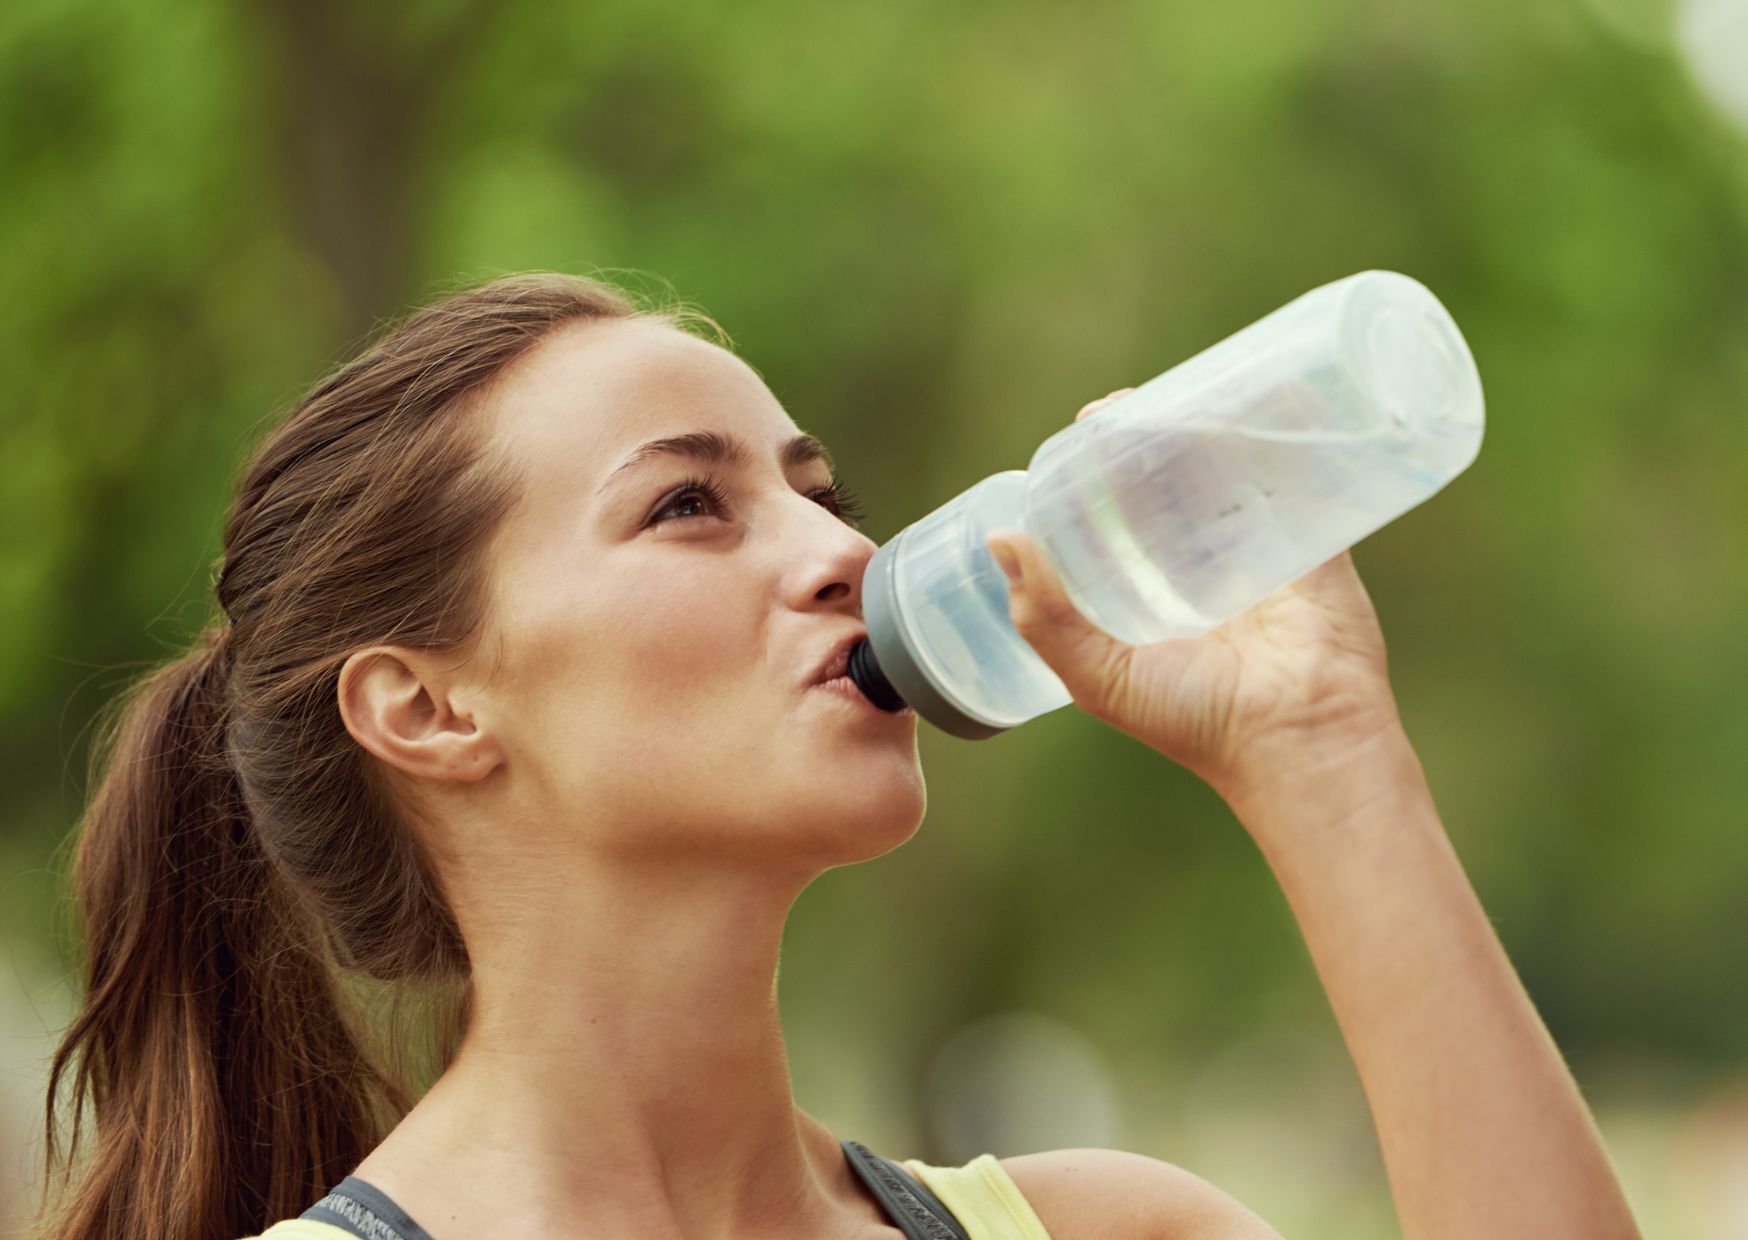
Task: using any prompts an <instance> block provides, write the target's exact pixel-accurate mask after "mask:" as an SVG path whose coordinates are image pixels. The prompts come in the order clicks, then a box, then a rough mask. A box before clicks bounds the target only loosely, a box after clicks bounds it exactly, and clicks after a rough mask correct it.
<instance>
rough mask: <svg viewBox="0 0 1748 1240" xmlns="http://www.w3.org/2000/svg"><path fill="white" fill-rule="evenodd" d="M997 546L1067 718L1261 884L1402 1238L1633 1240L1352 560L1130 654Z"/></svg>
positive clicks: (1006, 537) (1030, 559) (1021, 548)
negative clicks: (1104, 743) (1364, 1119)
mask: <svg viewBox="0 0 1748 1240" xmlns="http://www.w3.org/2000/svg"><path fill="white" fill-rule="evenodd" d="M1109 399H1110V398H1107V401H1108V400H1109ZM1105 403H1106V401H1100V402H1095V403H1094V404H1092V405H1089V406H1087V407H1086V408H1084V409H1082V410H1081V413H1080V416H1081V417H1086V416H1088V415H1089V414H1091V413H1093V412H1095V411H1096V410H1097V409H1098V408H1099V407H1100V406H1101V405H1103V404H1105ZM987 543H988V546H989V548H990V551H991V552H992V553H993V554H994V555H995V557H996V559H997V561H998V563H1000V564H1001V566H1002V568H1003V571H1004V572H1006V573H1007V575H1008V579H1009V583H1010V590H1009V612H1010V615H1011V616H1012V619H1013V622H1014V626H1015V627H1016V628H1017V629H1018V630H1019V632H1020V633H1021V634H1022V635H1023V636H1024V637H1025V638H1026V640H1027V641H1028V642H1029V643H1030V644H1031V645H1032V647H1033V648H1034V649H1035V650H1037V652H1038V654H1039V656H1040V657H1041V658H1043V659H1044V661H1045V662H1046V663H1047V664H1048V665H1049V666H1050V668H1051V669H1052V670H1053V671H1055V672H1056V674H1057V675H1058V676H1060V677H1061V679H1062V682H1063V684H1064V685H1065V686H1067V688H1068V690H1069V692H1070V693H1071V694H1072V695H1073V698H1074V701H1075V703H1076V705H1078V706H1080V707H1081V709H1083V710H1085V711H1086V712H1087V713H1089V714H1091V715H1093V716H1094V717H1095V718H1099V719H1102V720H1104V721H1106V722H1107V723H1110V724H1112V725H1113V726H1115V727H1118V728H1120V729H1122V730H1123V731H1125V732H1127V733H1129V734H1130V735H1132V736H1134V737H1136V738H1137V739H1139V740H1141V741H1143V742H1145V743H1146V744H1148V745H1150V746H1152V747H1153V748H1155V749H1157V750H1159V751H1160V752H1161V753H1163V754H1165V755H1166V756H1167V757H1169V758H1172V759H1173V760H1175V761H1177V762H1179V763H1181V764H1183V765H1184V766H1186V767H1188V768H1189V769H1190V770H1192V771H1194V772H1195V773H1196V774H1198V775H1200V776H1201V777H1202V778H1203V779H1205V780H1207V782H1208V783H1209V784H1211V785H1212V786H1213V787H1214V788H1215V789H1216V790H1217V791H1218V792H1219V793H1220V794H1221V796H1222V797H1223V798H1224V799H1225V800H1226V803H1227V804H1228V805H1229V806H1231V807H1232V809H1233V811H1234V812H1235V813H1236V814H1237V816H1238V818H1239V821H1240V822H1242V823H1243V824H1244V826H1245V828H1246V829H1247V830H1248V831H1249V832H1250V834H1251V836H1252V838H1253V839H1255V841H1256V843H1257V845H1258V847H1259V848H1260V849H1261V851H1262V853H1263V856H1264V857H1265V858H1266V859H1267V860H1268V863H1269V865H1270V866H1271V867H1273V870H1274V873H1275V875H1276V877H1277V878H1278V879H1279V881H1280V883H1281V886H1282V889H1283V890H1284V891H1285V893H1286V896H1287V900H1288V902H1289V903H1290V904H1291V906H1292V909H1293V912H1294V914H1295V916H1296V917H1297V918H1298V922H1299V926H1300V929H1301V931H1302V932H1303V934H1304V936H1305V941H1306V943H1307V944H1308V945H1309V947H1310V951H1311V957H1312V960H1313V962H1314V963H1315V965H1316V968H1317V972H1318V975H1319V977H1320V978H1321V979H1322V982H1323V985H1324V988H1325V990H1326V991H1327V992H1328V995H1329V999H1330V1003H1331V1005H1332V1006H1333V1008H1334V1010H1335V1015H1336V1019H1337V1021H1338V1022H1339V1024H1340V1026H1341V1030H1342V1034H1343V1036H1344V1037H1345V1038H1346V1040H1347V1044H1348V1049H1349V1050H1350V1052H1351V1053H1352V1055H1353V1058H1354V1062H1355V1064H1356V1066H1357V1067H1358V1069H1359V1074H1360V1079H1361V1082H1362V1083H1363V1085H1364V1087H1365V1091H1366V1096H1367V1099H1368V1101H1369V1102H1370V1104H1371V1109H1372V1115H1373V1118H1374V1120H1375V1122H1376V1125H1377V1129H1378V1135H1379V1140H1380V1143H1381V1145H1382V1148H1383V1153H1384V1162H1385V1168H1386V1170H1387V1172H1388V1174H1389V1178H1390V1187H1391V1192H1392V1195H1393V1197H1394V1200H1395V1204H1396V1211H1397V1216H1398V1218H1399V1219H1400V1220H1401V1223H1402V1229H1403V1233H1404V1235H1405V1236H1407V1237H1409V1238H1410V1240H1431V1238H1433V1237H1439V1238H1441V1240H1442V1238H1447V1237H1448V1238H1450V1240H1481V1238H1485V1240H1515V1238H1518V1237H1523V1238H1526V1240H1527V1238H1529V1237H1534V1238H1535V1240H1560V1238H1565V1237H1572V1238H1574V1240H1576V1238H1578V1237H1583V1238H1584V1240H1618V1238H1626V1237H1636V1236H1637V1235H1638V1231H1637V1229H1636V1227H1635V1226H1634V1224H1633V1220H1632V1215H1631V1213H1630V1212H1629V1211H1628V1209H1627V1205H1626V1201H1625V1198H1624V1196H1623V1195H1622V1193H1621V1191H1620V1187H1619V1185H1618V1184H1617V1183H1616V1181H1615V1178H1614V1173H1613V1171H1612V1169H1611V1168H1610V1166H1609V1163H1608V1159H1607V1157H1606V1155H1605V1154H1604V1152H1603V1149H1602V1143H1601V1141H1600V1139H1599V1138H1598V1135H1597V1132H1596V1128H1595V1125H1594V1124H1593V1123H1592V1121H1591V1119H1590V1116H1589V1113H1588V1112H1587V1111H1586V1110H1585V1107H1584V1103H1583V1101H1582V1100H1581V1099H1580V1097H1579V1095H1578V1090H1577V1088H1576V1086H1575V1085H1574V1084H1573V1081H1572V1078H1571V1076H1570V1075H1569V1074H1568V1073H1567V1071H1566V1068H1565V1066H1564V1064H1563V1063H1562V1062H1561V1060H1560V1055H1559V1052H1558V1051H1557V1050H1556V1049H1555V1047H1554V1045H1553V1042H1552V1041H1551V1040H1550V1039H1549V1037H1548V1033H1547V1030H1546V1029H1545V1028H1544V1027H1543V1026H1542V1023H1541V1021H1540V1019H1539V1018H1538V1017H1537V1016H1536V1013H1535V1010H1534V1008H1533V1007H1532V1006H1531V1005H1530V1001H1529V998H1528V997H1527V996H1526V995H1525V993H1524V991H1523V988H1522V986H1521V985H1520V984H1519V982H1518V980H1517V978H1516V976H1515V974H1514V973H1513V972H1512V969H1511V966H1510V964H1509V963H1508V962H1507V960H1506V958H1505V953H1504V952H1503V950H1501V948H1500V945H1499V941H1498V939H1497V938H1496V937H1495V936H1494V934H1493V930H1492V927H1491V926H1490V925H1489V923H1488V921H1487V918H1486V916H1485V914H1483V913H1482V911H1481V908H1480V905H1479V903H1478V902H1477V901H1476V899H1475V893H1474V891H1473V890H1472V889H1471V888H1470V886H1469V883H1468V880H1467V878H1466V877H1465V876H1464V874H1463V870H1462V867H1461V865H1460V864H1459V863H1458V861H1457V858H1456V855H1455V853H1454V852H1453V851H1452V849H1451V845H1450V841H1449V840H1448V839H1447V838H1446V836H1445V832H1444V827H1443V825H1442V824H1441V823H1440V821H1439V818H1438V813H1437V810H1436V809H1435V808H1434V806H1433V801H1432V796H1431V793H1430V792H1429V791H1428V789H1427V785H1426V780H1425V777H1424V775H1423V773H1422V771H1421V769H1420V763H1419V760H1418V759H1417V758H1416V756H1415V754H1414V751H1413V748H1412V747H1411V746H1410V745H1409V743H1408V739H1407V736H1406V735H1405V733H1404V732H1403V729H1402V725H1401V718H1400V715H1399V713H1398V711H1397V707H1396V700H1395V696H1394V692H1393V691H1392V689H1391V687H1390V682H1389V675H1388V670H1387V660H1386V657H1385V649H1384V638H1383V633H1382V631H1381V629H1380V627H1379V625H1378V619H1377V615H1376V612H1375V611H1374V609H1373V607H1372V604H1371V599H1370V597H1369V596H1368V595H1367V594H1366V591H1365V587H1364V586H1363V585H1362V584H1361V582H1360V579H1359V574H1358V573H1357V572H1356V571H1355V569H1354V566H1353V560H1352V557H1351V556H1350V555H1348V554H1347V553H1345V552H1344V553H1342V554H1341V555H1338V556H1336V557H1334V558H1333V559H1331V560H1330V561H1328V562H1327V563H1325V564H1323V565H1321V566H1320V567H1318V568H1317V569H1315V570H1313V571H1312V572H1310V573H1307V574H1306V575H1305V576H1304V577H1302V578H1300V579H1299V580H1298V581H1295V582H1293V583H1292V584H1291V585H1289V586H1286V587H1284V588H1282V589H1281V590H1279V591H1277V592H1276V593H1274V594H1272V595H1270V596H1269V597H1268V598H1266V599H1264V600H1263V601H1262V602H1260V603H1258V604H1257V605H1256V606H1254V607H1252V608H1250V609H1249V610H1247V611H1245V612H1243V613H1242V614H1240V615H1238V616H1235V617H1233V618H1232V619H1231V620H1229V621H1227V622H1226V623H1225V624H1223V625H1221V626H1220V627H1219V628H1216V629H1215V630H1213V631H1212V632H1210V633H1208V634H1205V635H1204V636H1202V637H1198V638H1193V639H1184V640H1168V641H1161V642H1154V643H1151V644H1149V645H1141V646H1136V645H1131V644H1129V643H1127V642H1123V641H1120V640H1118V639H1116V638H1114V637H1112V636H1110V635H1109V634H1107V633H1105V632H1103V631H1102V630H1100V629H1099V628H1098V627H1097V626H1095V625H1093V624H1092V623H1091V622H1090V621H1088V620H1087V619H1086V618H1085V617H1084V616H1082V615H1081V614H1080V613H1079V612H1078V611H1077V610H1076V609H1075V607H1074V604H1073V603H1072V601H1071V600H1070V599H1069V597H1068V594H1067V591H1066V590H1065V589H1064V588H1063V586H1062V582H1061V580H1060V579H1059V578H1058V577H1057V576H1056V572H1055V569H1054V568H1053V566H1052V565H1051V564H1050V561H1049V560H1048V558H1046V557H1045V556H1044V554H1043V552H1042V551H1041V550H1040V548H1039V547H1038V546H1037V544H1035V543H1034V542H1032V541H1031V540H1030V539H1029V538H1027V537H1026V536H1025V534H1024V533H1023V532H1021V531H1017V530H997V531H992V532H991V534H990V536H989V538H988V540H987ZM1202 1234H1207V1235H1216V1236H1217V1235H1219V1234H1221V1233H1220V1232H1219V1231H1218V1230H1212V1231H1208V1232H1205V1233H1202Z"/></svg>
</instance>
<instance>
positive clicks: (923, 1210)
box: [299, 1141, 971, 1240]
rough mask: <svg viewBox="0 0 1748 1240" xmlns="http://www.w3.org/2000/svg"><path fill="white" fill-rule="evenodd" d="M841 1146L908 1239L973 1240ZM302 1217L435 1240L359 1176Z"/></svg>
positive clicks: (885, 1169)
mask: <svg viewBox="0 0 1748 1240" xmlns="http://www.w3.org/2000/svg"><path fill="white" fill-rule="evenodd" d="M838 1144H839V1145H841V1146H842V1147H843V1151H844V1158H845V1159H846V1160H847V1161H848V1162H849V1164H850V1166H851V1167H852V1168H854V1169H855V1172H856V1175H857V1176H859V1177H860V1178H861V1180H862V1183H864V1184H866V1185H867V1186H868V1191H869V1192H871V1193H873V1194H874V1199H875V1200H876V1201H878V1202H879V1203H880V1208H881V1209H882V1210H885V1211H886V1215H887V1217H888V1218H890V1219H891V1220H892V1223H893V1225H894V1226H895V1227H897V1228H898V1229H899V1230H900V1231H902V1232H903V1233H904V1234H905V1240H971V1237H970V1236H969V1235H967V1234H966V1231H965V1229H964V1228H963V1227H961V1226H960V1225H959V1220H958V1219H956V1218H954V1217H953V1212H952V1211H951V1210H949V1209H947V1207H946V1206H945V1205H943V1204H942V1203H941V1199H940V1198H939V1197H936V1196H935V1195H934V1193H932V1192H930V1191H929V1189H928V1186H927V1185H926V1184H924V1183H923V1182H922V1181H921V1180H919V1179H917V1178H916V1177H915V1176H913V1175H912V1174H911V1173H910V1172H908V1171H906V1170H905V1169H904V1168H903V1167H901V1166H899V1165H898V1164H897V1163H895V1162H893V1161H892V1160H891V1159H887V1158H882V1157H880V1156H879V1155H878V1154H876V1153H874V1151H872V1150H870V1149H869V1148H868V1147H867V1146H865V1145H863V1144H862V1143H861V1142H860V1141H840V1142H839V1143H838ZM299 1217H300V1218H307V1219H313V1220H315V1221H316V1222H319V1223H331V1224H333V1225H334V1226H335V1227H338V1228H340V1229H341V1230H343V1231H346V1232H348V1233H350V1234H352V1235H354V1236H358V1237H360V1240H431V1234H430V1233H429V1232H427V1231H426V1230H425V1229H424V1228H423V1227H421V1226H419V1225H418V1224H417V1223H415V1222H414V1221H413V1220H412V1218H411V1216H409V1215H408V1214H407V1212H406V1211H405V1210H403V1209H401V1208H400V1207H399V1206H398V1205H396V1204H395V1203H394V1202H393V1201H392V1200H391V1199H390V1198H389V1196H388V1194H387V1193H385V1192H383V1191H382V1190H381V1189H379V1188H377V1187H376V1186H375V1185H374V1184H371V1183H369V1182H368V1181H366V1180H361V1179H359V1178H358V1177H357V1176H355V1175H349V1176H347V1177H346V1178H345V1179H343V1180H341V1181H340V1182H339V1183H338V1184H336V1185H334V1187H333V1188H332V1189H331V1190H329V1192H328V1195H327V1196H326V1197H323V1198H322V1199H321V1200H320V1201H318V1202H316V1204H315V1205H313V1206H311V1207H310V1208H309V1209H307V1210H305V1211H304V1212H303V1213H302V1214H301V1215H300V1216H299Z"/></svg>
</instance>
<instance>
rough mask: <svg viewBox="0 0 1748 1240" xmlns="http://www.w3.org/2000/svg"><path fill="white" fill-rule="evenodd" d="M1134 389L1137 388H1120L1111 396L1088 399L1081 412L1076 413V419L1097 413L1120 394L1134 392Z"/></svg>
mask: <svg viewBox="0 0 1748 1240" xmlns="http://www.w3.org/2000/svg"><path fill="white" fill-rule="evenodd" d="M1134 390H1135V389H1134V388H1132V387H1126V388H1118V389H1117V390H1116V391H1114V392H1112V393H1111V394H1110V395H1109V396H1101V397H1099V398H1098V399H1097V400H1089V401H1087V403H1086V404H1084V405H1082V406H1081V407H1080V412H1079V413H1077V414H1075V415H1074V420H1075V421H1076V422H1078V421H1080V420H1081V419H1082V418H1084V417H1086V416H1087V415H1088V414H1089V413H1097V412H1098V411H1099V410H1101V409H1103V408H1104V407H1105V406H1106V405H1108V404H1110V403H1111V402H1112V401H1114V400H1116V399H1117V398H1118V397H1119V396H1127V395H1128V394H1129V393H1130V392H1133V391H1134Z"/></svg>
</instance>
